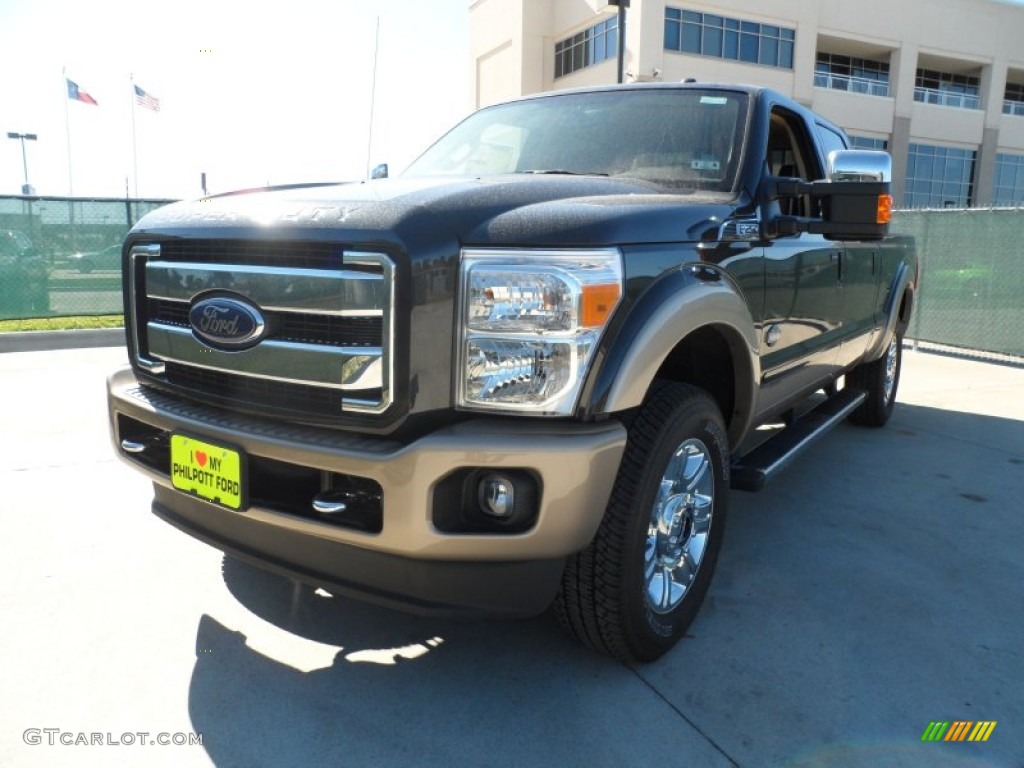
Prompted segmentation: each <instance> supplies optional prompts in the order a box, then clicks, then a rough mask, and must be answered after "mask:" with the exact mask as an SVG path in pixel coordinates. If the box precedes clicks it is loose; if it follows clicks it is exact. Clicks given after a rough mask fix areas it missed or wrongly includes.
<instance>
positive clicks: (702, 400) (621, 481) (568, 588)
mask: <svg viewBox="0 0 1024 768" xmlns="http://www.w3.org/2000/svg"><path fill="white" fill-rule="evenodd" d="M728 457H729V452H728V440H727V438H726V434H725V427H724V425H723V422H722V417H721V414H720V413H719V411H718V407H717V406H716V404H715V403H714V401H713V400H712V399H711V398H710V397H709V396H708V395H707V394H706V393H705V392H703V391H702V390H699V389H697V388H695V387H691V386H688V385H682V384H668V385H665V386H664V387H662V388H660V389H659V390H658V391H657V392H656V393H655V394H654V395H653V396H652V397H651V398H650V399H649V400H648V402H647V403H646V404H645V405H644V406H643V407H642V408H641V410H640V412H639V414H638V415H637V417H636V419H635V420H634V422H633V424H632V426H631V427H630V431H629V438H628V441H627V444H626V451H625V454H624V455H623V458H622V464H621V466H620V468H619V474H618V477H617V478H616V481H615V486H614V488H613V490H612V495H611V499H610V501H609V504H608V509H607V510H606V511H605V516H604V519H603V520H602V523H601V526H600V528H599V529H598V532H597V535H596V536H595V537H594V541H593V542H592V543H591V545H590V546H589V547H588V548H587V549H585V550H584V551H583V552H581V553H579V554H578V555H575V556H573V557H571V558H569V561H568V562H567V564H566V570H565V576H564V578H563V584H562V590H561V593H560V594H559V597H558V600H557V601H556V603H555V611H556V615H557V616H558V618H559V620H560V622H561V624H562V625H563V626H564V627H565V628H566V629H567V630H568V632H569V633H570V634H572V635H574V636H575V637H577V638H578V639H579V640H581V641H582V642H584V643H585V644H587V645H589V646H591V647H593V648H595V649H597V650H599V651H602V652H605V653H608V654H610V655H611V656H614V657H615V658H618V659H621V660H623V661H627V662H630V661H653V660H654V659H657V658H658V657H659V656H661V655H662V654H664V653H665V652H666V651H667V650H669V649H670V648H671V647H672V646H673V645H675V643H676V642H677V641H678V640H679V639H680V638H681V637H682V636H683V634H684V633H685V632H686V629H687V627H689V625H690V623H691V622H692V621H693V619H694V617H695V616H696V615H697V611H698V610H699V608H700V605H701V603H702V602H703V600H704V595H705V593H706V592H707V589H708V585H709V584H710V582H711V576H712V573H713V572H714V568H715V562H716V560H717V558H718V551H719V549H720V548H721V543H722V533H723V529H724V525H725V516H726V510H727V506H728V488H729V480H728Z"/></svg>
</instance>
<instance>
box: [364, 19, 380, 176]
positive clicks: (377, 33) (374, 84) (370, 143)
mask: <svg viewBox="0 0 1024 768" xmlns="http://www.w3.org/2000/svg"><path fill="white" fill-rule="evenodd" d="M379 45H380V16H379V15H378V16H377V29H376V31H375V32H374V34H373V80H372V83H371V85H370V128H369V131H368V134H369V135H368V136H367V137H366V177H367V178H369V177H370V149H371V148H372V146H373V102H374V101H375V100H376V98H377V49H378V47H379Z"/></svg>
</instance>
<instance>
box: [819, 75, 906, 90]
mask: <svg viewBox="0 0 1024 768" xmlns="http://www.w3.org/2000/svg"><path fill="white" fill-rule="evenodd" d="M814 86H815V87H816V88H831V89H832V90H834V91H849V92H850V93H866V94H868V95H869V96H888V95H889V83H887V82H885V81H884V80H871V79H869V78H866V77H854V76H852V75H833V74H831V73H829V72H815V73H814Z"/></svg>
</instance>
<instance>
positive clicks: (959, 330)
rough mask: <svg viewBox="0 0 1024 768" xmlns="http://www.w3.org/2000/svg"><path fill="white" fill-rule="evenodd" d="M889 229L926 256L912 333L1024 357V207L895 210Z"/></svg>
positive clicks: (986, 353)
mask: <svg viewBox="0 0 1024 768" xmlns="http://www.w3.org/2000/svg"><path fill="white" fill-rule="evenodd" d="M891 229H892V231H896V232H900V233H904V234H908V235H913V236H914V238H915V239H916V241H917V253H918V257H919V258H920V261H921V275H920V280H919V284H918V293H917V305H916V306H915V307H914V317H913V319H912V320H911V323H910V329H909V331H908V333H907V335H908V336H909V337H910V338H911V339H914V340H915V341H918V342H926V343H930V344H934V345H941V346H943V347H951V348H958V349H959V350H962V351H965V352H966V351H969V352H970V353H971V354H972V355H976V356H979V357H983V358H989V359H1003V357H1005V356H1011V357H1016V358H1019V359H1020V361H1021V362H1024V237H1022V231H1024V208H992V209H979V208H970V209H955V210H923V211H897V212H896V213H895V214H894V216H893V222H892V225H891ZM1014 362H1016V361H1014Z"/></svg>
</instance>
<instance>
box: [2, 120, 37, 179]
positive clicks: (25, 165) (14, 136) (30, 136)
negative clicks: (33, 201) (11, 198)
mask: <svg viewBox="0 0 1024 768" xmlns="http://www.w3.org/2000/svg"><path fill="white" fill-rule="evenodd" d="M7 138H8V139H16V140H19V141H21V165H22V167H23V168H24V169H25V183H24V184H23V185H22V187H21V194H23V195H32V194H35V190H34V189H32V186H31V185H30V184H29V183H28V156H27V155H26V154H25V140H26V139H27V140H28V141H35V140H36V139H38V138H39V137H38V136H36V134H34V133H13V132H11V131H8V132H7Z"/></svg>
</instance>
